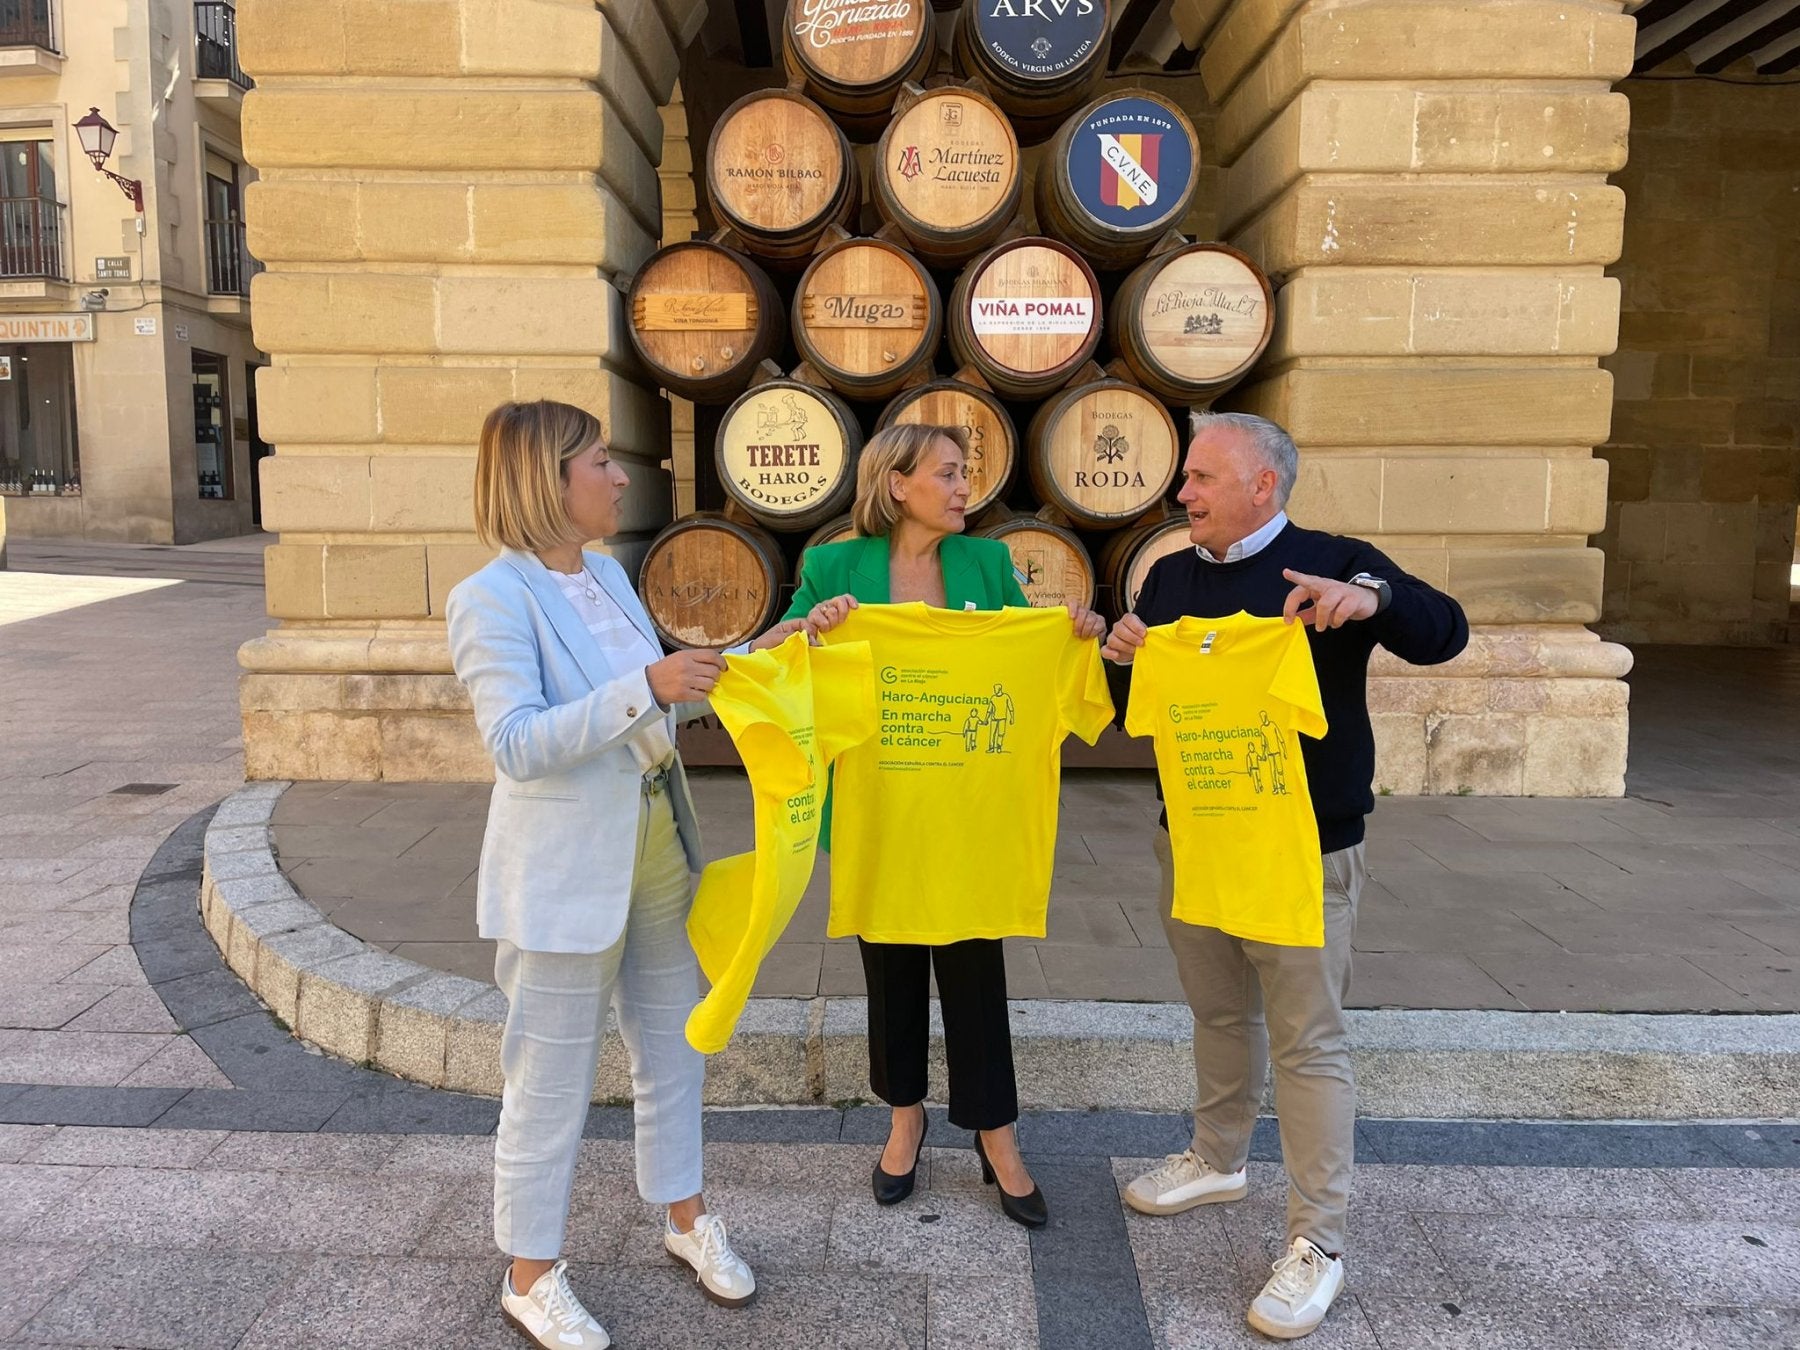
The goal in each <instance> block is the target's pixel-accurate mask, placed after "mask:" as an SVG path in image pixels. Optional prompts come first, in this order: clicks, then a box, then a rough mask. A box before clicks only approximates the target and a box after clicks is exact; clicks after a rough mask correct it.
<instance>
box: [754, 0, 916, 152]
mask: <svg viewBox="0 0 1800 1350" xmlns="http://www.w3.org/2000/svg"><path fill="white" fill-rule="evenodd" d="M781 55H782V61H783V63H784V64H785V65H786V66H787V71H788V76H789V78H791V79H794V80H799V81H801V82H802V84H803V85H804V92H805V93H806V95H807V96H808V97H809V98H811V99H812V100H813V101H814V102H816V103H818V104H819V105H820V106H821V107H825V108H829V109H830V110H831V111H832V113H834V114H835V115H836V118H837V122H838V125H839V126H841V127H843V128H844V129H845V130H846V131H848V132H849V133H850V134H851V135H852V136H854V137H855V138H856V139H858V140H865V141H872V140H874V139H875V138H876V137H877V136H879V135H880V134H881V129H882V127H884V126H886V125H887V120H888V112H889V110H890V109H891V108H892V107H893V106H894V96H895V95H896V94H898V93H899V92H900V86H901V85H902V84H904V83H905V82H906V81H908V80H919V79H923V78H924V77H925V72H926V71H927V70H929V69H930V68H931V62H932V58H933V57H935V56H936V55H937V30H936V26H935V24H934V21H933V19H932V11H931V7H930V6H929V5H927V4H926V3H924V0H788V6H787V19H786V22H784V23H783V24H782V28H781Z"/></svg>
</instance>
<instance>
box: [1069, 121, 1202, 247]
mask: <svg viewBox="0 0 1800 1350" xmlns="http://www.w3.org/2000/svg"><path fill="white" fill-rule="evenodd" d="M1199 168H1200V153H1199V145H1198V142H1197V141H1196V140H1195V137H1194V126H1193V123H1191V122H1189V121H1188V119H1187V115H1186V114H1185V113H1183V112H1182V111H1181V109H1180V108H1178V107H1176V106H1175V104H1174V103H1172V102H1170V101H1169V100H1168V99H1166V98H1164V97H1162V95H1160V94H1155V93H1151V92H1150V91H1149V90H1145V89H1127V90H1121V91H1119V92H1117V93H1111V94H1106V95H1104V96H1102V97H1100V98H1097V99H1095V100H1094V101H1093V102H1092V103H1089V104H1088V105H1087V106H1085V107H1084V108H1082V109H1081V110H1080V111H1079V112H1077V113H1076V114H1075V115H1074V116H1073V117H1071V118H1069V119H1068V120H1067V121H1066V122H1064V123H1063V124H1062V126H1061V127H1060V128H1058V130H1057V133H1056V135H1055V136H1054V137H1052V138H1051V140H1050V144H1049V145H1048V146H1046V147H1045V150H1044V159H1043V163H1042V164H1041V165H1040V166H1039V167H1038V175H1037V187H1036V192H1035V196H1036V201H1037V218H1038V228H1039V229H1040V230H1042V231H1043V232H1044V233H1045V234H1047V235H1050V236H1051V237H1053V238H1056V239H1060V240H1062V241H1063V242H1064V243H1065V244H1072V245H1074V246H1075V247H1076V248H1077V249H1079V250H1080V251H1081V254H1082V256H1083V257H1085V258H1086V259H1087V260H1088V261H1089V262H1091V263H1093V264H1094V265H1095V266H1096V267H1098V268H1101V269H1108V270H1116V269H1121V268H1126V267H1131V266H1133V265H1135V264H1136V263H1138V262H1140V261H1142V260H1143V258H1144V255H1145V254H1147V253H1148V252H1149V251H1150V249H1151V248H1152V247H1153V246H1154V245H1155V244H1156V242H1157V240H1159V239H1161V238H1162V237H1163V236H1164V235H1165V234H1167V233H1168V231H1170V230H1172V229H1179V228H1180V226H1181V221H1182V218H1183V217H1184V216H1185V215H1186V214H1187V210H1188V205H1189V203H1190V202H1192V201H1193V199H1194V186H1195V183H1196V181H1197V179H1198V172H1199Z"/></svg>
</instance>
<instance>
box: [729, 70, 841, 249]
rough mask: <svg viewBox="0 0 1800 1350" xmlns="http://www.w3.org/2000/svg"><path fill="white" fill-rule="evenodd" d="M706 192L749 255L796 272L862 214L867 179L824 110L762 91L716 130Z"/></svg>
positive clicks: (798, 97) (748, 98)
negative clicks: (830, 232) (829, 234)
mask: <svg viewBox="0 0 1800 1350" xmlns="http://www.w3.org/2000/svg"><path fill="white" fill-rule="evenodd" d="M706 192H707V196H708V197H709V198H710V199H711V201H712V204H713V211H714V214H716V215H717V216H718V218H719V223H720V224H722V225H725V226H728V227H729V228H730V229H731V230H732V231H733V233H735V234H736V236H737V239H738V241H739V242H740V243H741V244H742V245H743V247H744V249H745V250H746V251H747V252H749V253H752V254H754V255H756V256H757V257H758V258H761V259H764V260H766V261H767V262H768V264H769V265H770V266H775V267H781V268H784V269H794V268H798V267H801V266H804V265H805V260H806V258H807V256H808V255H809V254H811V253H812V251H813V249H814V248H815V247H816V246H817V245H818V242H819V240H820V238H821V237H822V236H823V235H824V233H825V231H826V230H827V229H829V228H830V227H831V226H833V225H842V224H845V223H846V222H848V221H849V220H850V219H851V217H852V216H853V215H854V214H855V212H856V208H857V205H858V202H859V200H860V197H861V178H860V175H859V174H858V172H857V168H856V160H855V158H854V156H853V155H852V154H851V150H850V142H849V140H848V139H847V138H846V137H845V135H844V133H843V130H842V128H840V127H838V126H837V125H836V124H835V123H834V122H832V120H831V119H830V118H829V117H828V116H827V115H826V113H825V110H824V109H823V108H821V107H819V105H818V104H816V103H814V102H813V101H812V100H811V99H808V98H805V97H803V96H801V95H799V94H795V93H791V92H789V91H788V90H785V89H759V90H757V91H756V92H754V93H750V94H745V95H744V97H742V98H740V99H739V100H738V101H737V102H736V103H733V104H732V105H731V106H730V107H729V108H727V109H726V110H725V111H724V113H723V114H721V115H720V117H719V121H718V125H717V126H715V127H714V128H713V134H712V140H711V142H710V143H709V144H708V146H707V148H706Z"/></svg>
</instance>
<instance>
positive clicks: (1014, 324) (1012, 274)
mask: <svg viewBox="0 0 1800 1350" xmlns="http://www.w3.org/2000/svg"><path fill="white" fill-rule="evenodd" d="M949 308H950V317H949V330H950V346H951V349H952V351H954V352H955V354H956V359H957V360H958V361H959V362H960V363H961V364H963V365H965V366H973V367H974V368H975V369H976V371H977V372H979V374H980V375H981V378H982V379H983V380H984V381H985V382H986V383H987V384H988V386H989V387H990V388H992V389H993V390H994V391H995V392H996V393H998V394H1000V395H1002V396H1004V397H1006V398H1013V399H1034V398H1043V397H1044V396H1045V395H1046V394H1051V393H1054V392H1055V391H1056V390H1058V389H1060V388H1062V387H1063V385H1065V384H1067V383H1068V382H1069V380H1070V379H1071V378H1072V377H1073V376H1074V374H1075V372H1076V371H1077V370H1079V369H1081V367H1082V366H1083V365H1085V364H1086V363H1087V360H1088V358H1089V357H1091V356H1092V355H1093V354H1094V349H1095V348H1096V347H1098V346H1099V345H1100V317H1101V315H1100V283H1099V282H1098V281H1097V280H1096V279H1095V277H1094V269H1093V268H1091V267H1089V266H1088V265H1087V263H1086V262H1085V261H1084V260H1083V259H1082V257H1081V256H1080V255H1079V254H1078V253H1076V252H1075V250H1074V249H1072V248H1070V247H1069V246H1068V245H1067V244H1059V243H1057V242H1056V241H1055V240H1054V239H1043V238H1038V237H1036V236H1027V237H1026V238H1023V239H1014V240H1010V241H1009V242H1007V243H1004V244H998V245H996V246H995V247H993V248H991V249H989V250H988V251H987V252H986V253H984V254H982V255H981V256H980V257H978V258H976V259H975V260H974V261H973V262H971V263H970V264H969V265H968V266H967V267H965V268H964V269H963V271H962V274H961V275H960V276H959V277H957V279H956V286H955V289H954V291H953V292H952V294H951V297H950V306H949Z"/></svg>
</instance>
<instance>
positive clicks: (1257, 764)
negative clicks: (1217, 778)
mask: <svg viewBox="0 0 1800 1350" xmlns="http://www.w3.org/2000/svg"><path fill="white" fill-rule="evenodd" d="M1264 769H1267V770H1268V773H1269V787H1268V791H1269V792H1270V793H1272V794H1273V795H1274V796H1277V797H1285V796H1287V790H1288V788H1287V748H1286V747H1285V746H1284V745H1283V744H1282V743H1281V728H1279V727H1277V726H1276V725H1275V722H1274V720H1273V719H1272V718H1271V717H1270V716H1269V714H1268V713H1267V712H1266V711H1265V712H1264V713H1263V715H1262V725H1261V726H1260V727H1256V728H1254V729H1253V730H1252V732H1251V736H1250V741H1249V744H1247V745H1246V746H1245V747H1244V772H1245V773H1247V774H1249V775H1250V783H1251V786H1253V787H1254V788H1255V789H1256V791H1257V794H1258V795H1261V793H1262V792H1263V770H1264Z"/></svg>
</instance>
